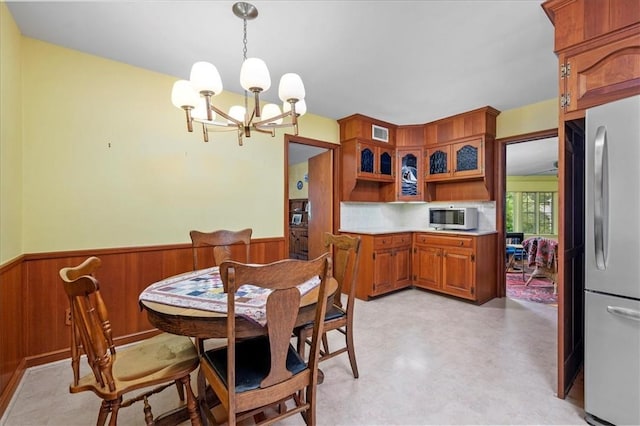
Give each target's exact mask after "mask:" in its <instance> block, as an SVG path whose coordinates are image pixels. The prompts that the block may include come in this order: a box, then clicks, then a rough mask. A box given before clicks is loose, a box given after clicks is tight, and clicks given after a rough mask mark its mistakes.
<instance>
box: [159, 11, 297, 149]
mask: <svg viewBox="0 0 640 426" xmlns="http://www.w3.org/2000/svg"><path fill="white" fill-rule="evenodd" d="M232 10H233V13H234V14H235V15H236V16H237V17H239V18H241V19H242V21H243V34H244V38H243V40H242V41H243V44H244V48H243V60H244V62H243V63H242V67H241V69H240V84H241V85H242V87H243V89H244V106H241V105H234V106H232V107H231V108H230V109H229V111H228V112H224V111H222V110H221V109H220V108H218V107H216V106H215V105H214V104H213V103H212V98H213V97H215V96H217V95H219V94H220V93H222V88H223V86H222V78H221V77H220V73H218V70H217V68H216V67H215V66H214V65H213V64H211V63H209V62H202V61H201V62H196V63H195V64H193V66H192V67H191V75H190V77H189V80H178V81H176V82H175V83H174V84H173V90H172V91H171V101H172V102H173V104H174V105H175V106H176V107H178V108H180V109H183V110H184V111H185V114H186V119H187V130H188V131H189V132H192V131H193V122H194V121H195V122H196V123H201V124H202V135H203V138H204V141H205V142H208V141H209V130H222V131H224V130H237V132H238V144H239V145H242V138H243V136H246V137H251V132H252V130H255V131H258V132H261V133H269V134H271V136H275V129H276V128H282V127H292V128H293V131H294V133H295V134H296V135H297V134H298V117H299V116H301V115H303V114H304V113H305V112H306V110H307V107H306V104H305V101H304V97H305V90H304V84H303V83H302V79H301V78H300V76H299V75H298V74H294V73H287V74H284V75H283V76H282V77H281V78H280V84H279V86H278V95H279V97H280V100H281V101H282V102H283V105H282V111H281V110H280V107H279V106H278V105H276V104H272V103H268V104H265V105H264V106H263V107H262V109H260V93H261V92H265V91H267V90H269V88H270V87H271V76H270V75H269V70H268V68H267V65H266V64H265V62H264V61H263V60H262V59H259V58H247V21H248V20H252V19H255V18H256V17H257V16H258V9H257V8H256V7H255V6H254V5H252V4H250V3H245V2H238V3H235V4H234V5H233V7H232ZM249 92H251V93H253V102H254V104H253V106H252V107H251V109H249V108H248V104H249V99H248V93H249ZM218 116H219V117H221V119H217V118H218ZM285 120H286V121H285Z"/></svg>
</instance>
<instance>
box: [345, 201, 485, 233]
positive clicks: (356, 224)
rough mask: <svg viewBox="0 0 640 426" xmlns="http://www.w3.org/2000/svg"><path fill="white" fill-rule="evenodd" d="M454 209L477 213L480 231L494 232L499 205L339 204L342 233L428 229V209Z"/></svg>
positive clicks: (458, 203) (456, 203) (467, 203)
mask: <svg viewBox="0 0 640 426" xmlns="http://www.w3.org/2000/svg"><path fill="white" fill-rule="evenodd" d="M434 206H447V207H448V206H453V207H475V208H477V209H478V230H480V231H495V229H496V203H495V201H483V202H449V203H442V202H437V203H354V202H342V203H340V228H341V229H380V228H384V229H398V230H404V229H420V228H425V227H427V226H428V218H427V216H428V213H429V207H434Z"/></svg>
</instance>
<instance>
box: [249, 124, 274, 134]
mask: <svg viewBox="0 0 640 426" xmlns="http://www.w3.org/2000/svg"><path fill="white" fill-rule="evenodd" d="M253 129H254V130H255V131H256V132H260V133H268V134H270V135H271V137H274V136H275V135H276V129H275V128H266V127H256V126H253Z"/></svg>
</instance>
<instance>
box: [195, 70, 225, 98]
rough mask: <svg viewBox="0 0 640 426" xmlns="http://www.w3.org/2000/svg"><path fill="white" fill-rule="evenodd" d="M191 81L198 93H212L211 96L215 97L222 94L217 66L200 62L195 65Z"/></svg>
mask: <svg viewBox="0 0 640 426" xmlns="http://www.w3.org/2000/svg"><path fill="white" fill-rule="evenodd" d="M189 80H190V81H191V85H192V86H193V89H194V90H195V91H196V92H198V93H202V92H211V93H210V94H211V96H215V95H219V94H220V93H221V92H222V78H220V73H219V72H218V69H217V68H216V67H215V65H213V64H210V63H209V62H204V61H200V62H196V63H195V64H193V66H192V67H191V75H190V76H189Z"/></svg>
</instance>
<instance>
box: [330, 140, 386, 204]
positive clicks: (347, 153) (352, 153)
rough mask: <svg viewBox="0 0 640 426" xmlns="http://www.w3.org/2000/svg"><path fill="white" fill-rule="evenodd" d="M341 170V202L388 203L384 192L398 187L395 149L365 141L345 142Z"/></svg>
mask: <svg viewBox="0 0 640 426" xmlns="http://www.w3.org/2000/svg"><path fill="white" fill-rule="evenodd" d="M340 170H341V180H342V184H341V186H342V194H341V200H345V201H346V200H349V201H385V199H384V194H383V192H382V191H381V188H383V187H389V189H388V190H387V191H390V190H391V188H393V187H394V185H395V179H396V153H395V148H394V147H393V146H389V145H388V144H386V143H381V142H373V141H369V140H365V139H349V140H345V141H342V142H341V144H340Z"/></svg>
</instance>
